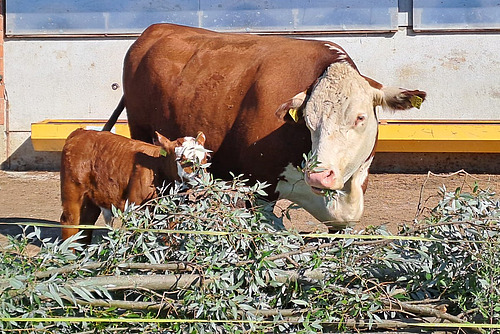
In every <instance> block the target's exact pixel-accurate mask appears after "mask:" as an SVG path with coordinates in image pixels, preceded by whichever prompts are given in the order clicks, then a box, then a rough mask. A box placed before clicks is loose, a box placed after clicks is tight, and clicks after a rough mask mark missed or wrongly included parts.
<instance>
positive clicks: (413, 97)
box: [376, 87, 427, 110]
mask: <svg viewBox="0 0 500 334" xmlns="http://www.w3.org/2000/svg"><path fill="white" fill-rule="evenodd" d="M380 92H381V93H382V95H381V96H380V97H379V98H378V100H379V101H380V103H376V104H377V105H382V106H383V107H384V108H385V109H390V110H406V109H410V108H417V109H420V106H421V105H422V102H424V101H425V97H426V95H427V94H426V93H425V92H424V91H421V90H407V89H403V88H394V87H383V88H382V89H381V90H380ZM376 100H377V98H376Z"/></svg>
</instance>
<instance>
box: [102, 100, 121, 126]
mask: <svg viewBox="0 0 500 334" xmlns="http://www.w3.org/2000/svg"><path fill="white" fill-rule="evenodd" d="M123 109H125V97H124V96H123V95H122V98H121V99H120V102H119V103H118V105H117V106H116V109H115V111H113V114H111V117H110V118H109V119H108V121H107V122H106V124H104V127H103V128H102V131H111V129H112V128H113V126H115V124H116V121H117V120H118V117H120V114H121V113H122V111H123Z"/></svg>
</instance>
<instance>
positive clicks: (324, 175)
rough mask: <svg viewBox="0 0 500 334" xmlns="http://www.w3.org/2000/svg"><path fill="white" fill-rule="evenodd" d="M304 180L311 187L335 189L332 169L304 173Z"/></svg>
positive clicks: (334, 177)
mask: <svg viewBox="0 0 500 334" xmlns="http://www.w3.org/2000/svg"><path fill="white" fill-rule="evenodd" d="M306 182H307V184H308V185H309V186H311V187H313V188H319V189H335V188H336V185H337V178H336V176H335V172H334V171H333V170H331V169H327V170H324V171H321V172H314V173H306Z"/></svg>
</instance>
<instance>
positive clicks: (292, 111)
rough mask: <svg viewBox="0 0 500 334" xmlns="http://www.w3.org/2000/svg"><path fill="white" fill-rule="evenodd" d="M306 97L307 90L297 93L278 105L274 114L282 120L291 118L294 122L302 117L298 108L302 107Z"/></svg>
mask: <svg viewBox="0 0 500 334" xmlns="http://www.w3.org/2000/svg"><path fill="white" fill-rule="evenodd" d="M306 97H307V91H303V92H300V93H298V94H297V95H295V96H294V97H292V98H291V99H290V100H288V101H286V102H285V103H283V104H282V105H280V106H279V107H278V109H277V110H276V112H275V113H274V114H275V115H276V117H278V118H279V119H280V120H282V121H289V120H293V121H294V122H298V121H299V119H300V118H301V117H302V112H301V110H300V109H301V108H302V107H303V105H304V102H305V101H306Z"/></svg>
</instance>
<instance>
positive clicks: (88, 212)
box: [80, 196, 101, 245]
mask: <svg viewBox="0 0 500 334" xmlns="http://www.w3.org/2000/svg"><path fill="white" fill-rule="evenodd" d="M100 214H101V208H100V207H98V206H97V205H95V204H94V202H92V200H91V199H90V198H88V197H87V196H85V197H84V198H83V203H82V208H81V211H80V225H94V224H95V222H96V221H97V218H99V215H100ZM83 235H84V236H85V238H84V239H82V242H83V243H85V244H86V245H89V244H90V243H91V242H92V230H84V231H83Z"/></svg>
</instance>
